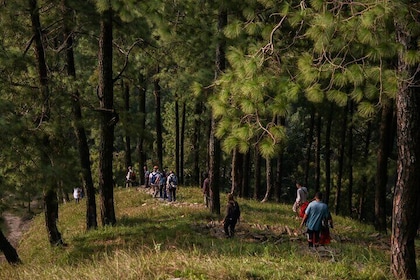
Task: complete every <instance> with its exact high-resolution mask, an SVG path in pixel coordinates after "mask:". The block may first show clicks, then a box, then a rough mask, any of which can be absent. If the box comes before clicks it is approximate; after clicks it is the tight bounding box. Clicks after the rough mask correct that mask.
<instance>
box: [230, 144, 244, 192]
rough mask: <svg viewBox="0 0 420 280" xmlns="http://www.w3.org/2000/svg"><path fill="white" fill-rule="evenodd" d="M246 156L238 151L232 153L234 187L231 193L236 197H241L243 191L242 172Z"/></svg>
mask: <svg viewBox="0 0 420 280" xmlns="http://www.w3.org/2000/svg"><path fill="white" fill-rule="evenodd" d="M243 161H244V155H243V154H241V153H240V152H239V150H238V149H234V150H233V152H232V171H231V172H232V186H231V190H230V192H231V193H233V194H235V195H240V192H241V190H242V188H241V184H242V176H243V173H242V170H243Z"/></svg>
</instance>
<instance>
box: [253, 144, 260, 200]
mask: <svg viewBox="0 0 420 280" xmlns="http://www.w3.org/2000/svg"><path fill="white" fill-rule="evenodd" d="M254 166H255V170H254V199H255V200H258V199H259V198H260V193H261V156H260V154H259V152H258V145H257V146H255V148H254Z"/></svg>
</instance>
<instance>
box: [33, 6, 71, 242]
mask: <svg viewBox="0 0 420 280" xmlns="http://www.w3.org/2000/svg"><path fill="white" fill-rule="evenodd" d="M29 9H30V10H29V11H30V15H31V26H32V34H33V43H34V44H35V46H34V50H35V56H36V61H37V68H38V74H39V75H38V76H39V85H40V86H39V88H40V99H41V102H42V109H41V114H40V116H39V118H38V119H37V121H36V122H37V125H39V126H41V124H42V123H44V122H48V121H49V119H50V99H49V95H50V92H49V88H48V74H47V73H48V71H47V63H46V59H45V50H44V45H43V42H42V28H41V22H40V18H39V8H38V3H37V1H36V0H29ZM41 133H42V136H41V138H42V140H41V141H42V148H41V166H42V167H44V168H45V170H48V169H49V168H51V165H52V164H51V160H50V157H49V153H50V151H51V143H50V140H49V136H48V135H47V132H45V131H42V132H41ZM43 177H44V181H45V185H46V186H47V189H46V190H45V191H44V215H45V226H46V228H47V232H48V237H49V238H48V239H49V241H50V244H51V245H62V244H63V240H62V239H61V233H60V232H59V231H58V228H57V218H56V217H58V202H57V190H56V189H55V187H54V186H53V185H52V180H50V178H49V176H48V175H47V174H43ZM55 205H57V206H55Z"/></svg>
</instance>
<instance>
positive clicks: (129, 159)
mask: <svg viewBox="0 0 420 280" xmlns="http://www.w3.org/2000/svg"><path fill="white" fill-rule="evenodd" d="M121 91H122V94H123V100H124V110H125V113H126V116H127V117H126V119H125V120H126V122H127V123H126V124H124V126H125V156H124V158H125V168H126V170H128V167H129V166H133V160H132V157H131V137H130V130H129V127H130V122H131V119H130V88H129V86H128V85H127V84H125V83H124V80H123V79H121Z"/></svg>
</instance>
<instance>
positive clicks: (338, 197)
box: [334, 106, 347, 215]
mask: <svg viewBox="0 0 420 280" xmlns="http://www.w3.org/2000/svg"><path fill="white" fill-rule="evenodd" d="M341 129H342V130H341V137H340V148H339V155H338V175H337V193H336V194H335V205H334V206H335V214H336V215H338V214H339V213H340V210H341V209H340V206H341V199H342V198H341V192H342V185H343V173H344V158H345V155H344V150H345V146H346V131H347V106H346V107H344V109H343V123H342V126H341Z"/></svg>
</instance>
